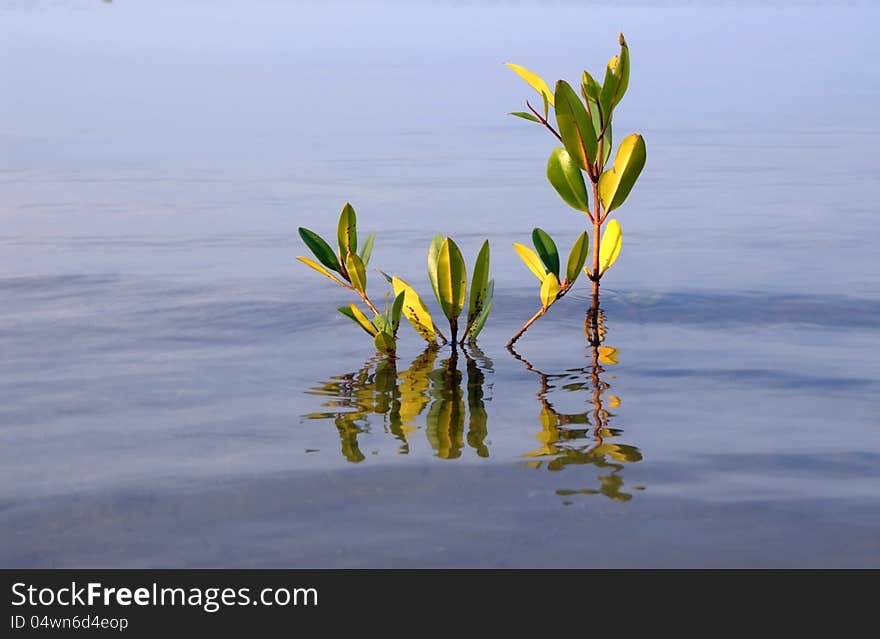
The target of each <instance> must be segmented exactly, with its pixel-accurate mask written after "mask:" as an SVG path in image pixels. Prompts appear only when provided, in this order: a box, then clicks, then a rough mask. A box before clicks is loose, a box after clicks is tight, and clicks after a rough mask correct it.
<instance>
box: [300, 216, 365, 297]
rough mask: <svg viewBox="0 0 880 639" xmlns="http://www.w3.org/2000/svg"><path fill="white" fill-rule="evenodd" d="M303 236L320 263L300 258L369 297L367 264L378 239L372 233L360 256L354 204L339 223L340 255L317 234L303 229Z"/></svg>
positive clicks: (335, 280) (320, 271)
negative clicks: (367, 292) (367, 293)
mask: <svg viewBox="0 0 880 639" xmlns="http://www.w3.org/2000/svg"><path fill="white" fill-rule="evenodd" d="M299 235H300V237H301V238H302V240H303V242H305V244H306V246H308V247H309V250H311V252H312V253H313V254H314V255H315V257H316V258H317V259H318V262H319V263H320V264H319V263H316V262H315V261H314V260H311V259H309V258H307V257H302V256H299V257H297V258H296V259H298V260H299V261H300V262H302V263H303V264H305V265H307V266H309V267H311V268H313V269H314V270H316V271H318V272H319V273H320V274H321V275H323V276H325V277H328V278H330V279H331V280H333V281H334V282H336V283H337V284H339V285H340V286H344V287H346V288H349V284H350V288H354V289H355V290H356V291H358V292H359V293H361V294H366V291H367V264H369V262H370V257H371V255H372V253H373V242H374V241H375V237H376V236H375V233H370V235H369V236H368V237H367V239H366V241H365V242H364V245H363V247H362V248H361V252H360V254H358V253H357V244H358V241H357V215H356V214H355V211H354V208H353V207H352V206H351V204H348V203H346V205H345V206H343V207H342V212H341V213H340V215H339V224H338V226H337V231H336V238H337V242H338V245H339V252H338V253H335V252H334V251H333V249H332V248H330V245H329V244H328V243H327V242H326V241H325V240H324V238H322V237H321V236H320V235H318V234H317V233H315V232H314V231H310V230H309V229H307V228H303V227H300V228H299ZM331 271H333V272H335V273H337V274H338V275H339V276H340V277H336V275H333V273H331ZM343 280H344V281H343ZM346 282H348V284H346Z"/></svg>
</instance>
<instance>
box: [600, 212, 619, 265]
mask: <svg viewBox="0 0 880 639" xmlns="http://www.w3.org/2000/svg"><path fill="white" fill-rule="evenodd" d="M622 242H623V234H622V233H621V232H620V222H618V221H617V220H611V221H610V222H609V223H608V228H607V229H605V232H604V233H603V234H602V243H601V245H600V247H599V273H600V274H601V273H604V272H605V271H606V270H608V269H609V268H610V267H611V265H612V264H614V262H616V261H617V256H618V255H620V245H621V243H622Z"/></svg>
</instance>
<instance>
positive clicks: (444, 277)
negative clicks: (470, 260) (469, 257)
mask: <svg viewBox="0 0 880 639" xmlns="http://www.w3.org/2000/svg"><path fill="white" fill-rule="evenodd" d="M437 289H438V291H439V293H440V297H439V298H438V299H437V301H438V302H440V307H441V308H442V309H443V313H444V314H445V315H446V317H447V319H449V320H450V321H452V320H454V319H456V318H458V316H459V315H461V310H462V309H463V308H464V303H465V300H466V299H467V270H466V268H465V264H464V258H463V257H462V255H461V251H460V250H459V248H458V246H457V245H456V244H455V242H453V241H452V240H451V239H450V238H446V239H445V240H443V244H441V245H440V252H439V253H437Z"/></svg>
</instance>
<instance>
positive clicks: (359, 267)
mask: <svg viewBox="0 0 880 639" xmlns="http://www.w3.org/2000/svg"><path fill="white" fill-rule="evenodd" d="M345 269H346V270H347V271H348V277H349V279H350V280H351V285H352V286H354V288H355V290H357V291H360V292H361V293H366V292H367V267H366V266H364V263H363V261H362V260H361V258H360V257H359V256H358V255H357V253H349V254H348V258H347V259H346V260H345Z"/></svg>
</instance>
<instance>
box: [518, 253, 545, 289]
mask: <svg viewBox="0 0 880 639" xmlns="http://www.w3.org/2000/svg"><path fill="white" fill-rule="evenodd" d="M513 248H514V249H515V250H516V253H517V255H519V259H521V260H522V261H523V262H524V263H525V265H526V266H528V267H529V270H530V271H531V272H532V273H534V274H535V277H537V278H538V281H539V282H543V281H544V278H545V277H546V275H547V269H545V268H544V263H543V262H542V261H541V258H540V257H538V255H537V254H536V253H535V252H534V251H533V250H532V249H530V248H529V247H528V246H525V245H524V244H514V245H513Z"/></svg>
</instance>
